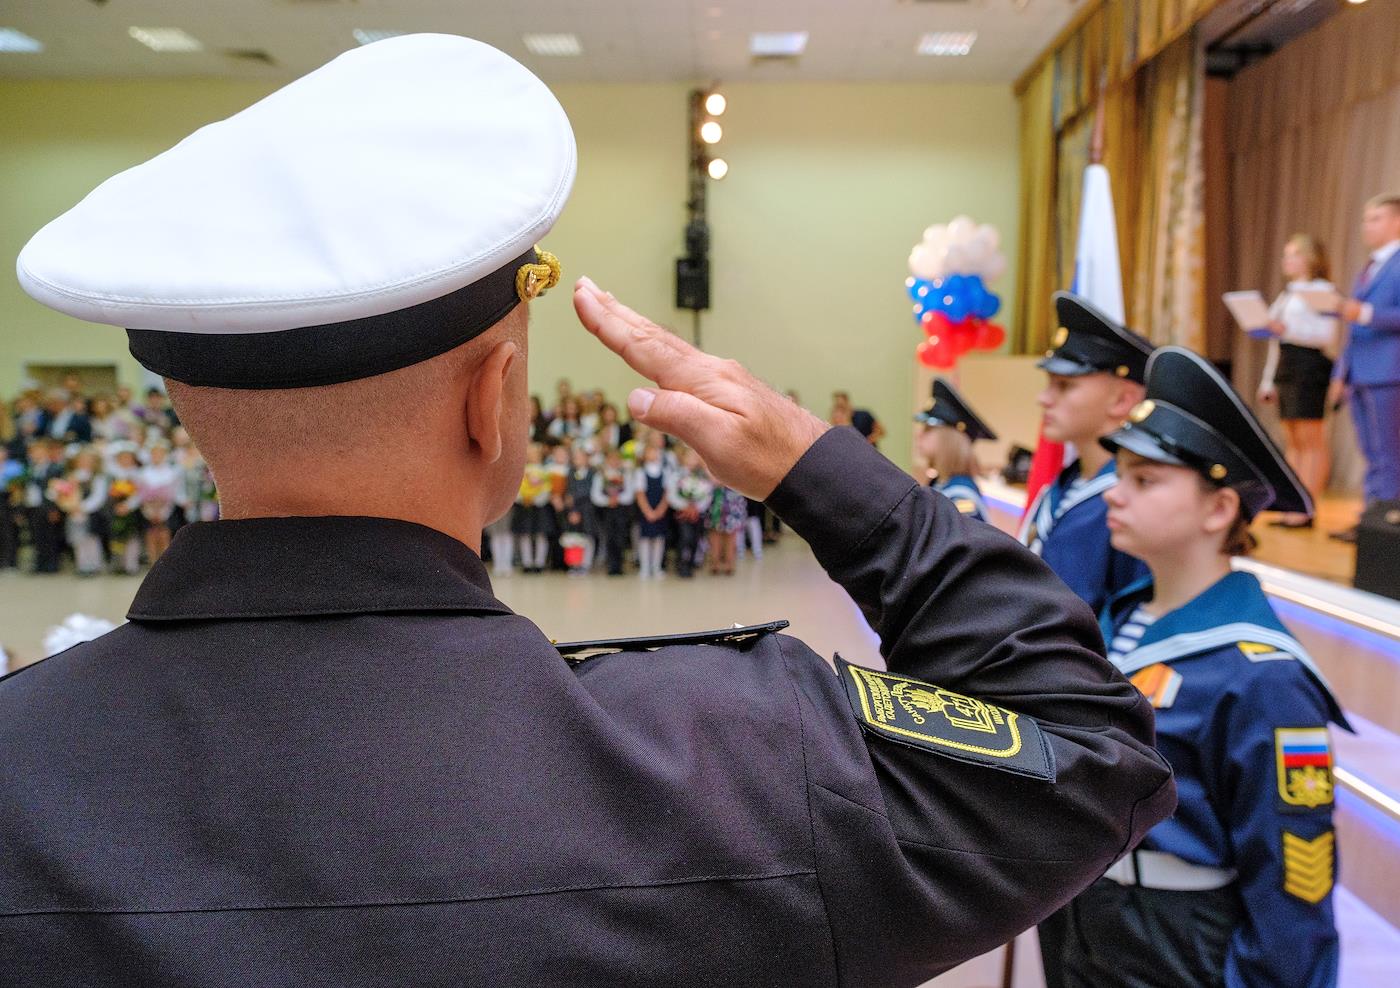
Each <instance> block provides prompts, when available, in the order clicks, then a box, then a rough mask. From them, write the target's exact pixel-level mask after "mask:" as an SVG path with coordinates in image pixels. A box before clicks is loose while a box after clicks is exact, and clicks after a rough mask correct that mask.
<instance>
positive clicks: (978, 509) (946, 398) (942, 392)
mask: <svg viewBox="0 0 1400 988" xmlns="http://www.w3.org/2000/svg"><path fill="white" fill-rule="evenodd" d="M914 421H915V422H918V423H920V424H922V425H923V427H924V428H923V431H922V432H921V433H920V434H919V438H918V446H919V454H920V455H921V456H923V457H924V459H925V460H927V461H928V463H929V464H930V466H931V467H932V469H933V471H934V473H935V475H936V476H935V479H934V482H933V483H932V484H930V485H929V486H930V487H932V488H933V490H935V491H937V492H938V493H939V494H942V495H943V496H944V497H946V498H947V499H948V500H950V501H952V502H953V505H954V506H955V507H956V508H957V509H958V510H959V511H961V512H962V513H963V514H965V515H969V516H971V517H973V518H976V519H977V520H978V521H987V504H986V502H985V501H983V500H982V489H981V488H980V487H978V486H977V478H976V477H975V476H974V474H975V473H976V466H977V460H976V457H975V455H974V453H973V451H972V446H973V443H975V442H977V441H978V440H979V439H987V440H990V441H993V442H994V441H996V438H997V435H996V433H995V432H993V431H992V430H991V429H989V428H988V427H987V424H986V423H985V422H983V421H982V420H981V419H980V418H978V417H977V413H976V412H974V411H973V410H972V407H971V406H970V405H968V403H967V402H966V401H965V400H963V396H962V395H960V394H958V391H957V389H956V388H954V387H953V386H952V384H950V383H948V381H946V380H945V379H943V378H941V377H939V378H935V379H934V381H933V394H932V397H931V398H930V399H929V403H928V407H927V408H925V409H924V410H923V411H921V412H919V413H918V414H917V415H915V416H914Z"/></svg>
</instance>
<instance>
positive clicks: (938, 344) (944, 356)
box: [914, 336, 958, 370]
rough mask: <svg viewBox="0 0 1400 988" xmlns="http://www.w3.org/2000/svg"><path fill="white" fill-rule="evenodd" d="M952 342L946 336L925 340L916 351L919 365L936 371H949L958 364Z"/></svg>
mask: <svg viewBox="0 0 1400 988" xmlns="http://www.w3.org/2000/svg"><path fill="white" fill-rule="evenodd" d="M952 342H953V341H952V340H951V339H950V338H948V337H946V336H937V337H932V338H930V339H927V340H924V342H922V343H920V344H919V345H918V346H917V347H916V348H915V350H914V353H915V355H916V356H917V357H918V359H919V363H921V364H923V365H924V366H925V367H931V368H933V369H934V370H949V369H951V368H952V366H953V365H954V364H956V363H957V362H958V357H957V354H956V353H955V352H954V350H953V346H952Z"/></svg>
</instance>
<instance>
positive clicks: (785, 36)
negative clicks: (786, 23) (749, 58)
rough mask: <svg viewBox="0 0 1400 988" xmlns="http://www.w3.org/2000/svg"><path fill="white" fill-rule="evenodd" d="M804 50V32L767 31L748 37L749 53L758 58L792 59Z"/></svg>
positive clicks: (805, 33) (805, 36)
mask: <svg viewBox="0 0 1400 988" xmlns="http://www.w3.org/2000/svg"><path fill="white" fill-rule="evenodd" d="M806 49H807V32H806V31H768V32H761V33H759V34H751V35H749V51H750V52H752V53H753V54H755V55H758V56H760V57H766V58H784V57H787V58H792V57H795V56H797V55H801V54H802V53H803V52H804V51H806Z"/></svg>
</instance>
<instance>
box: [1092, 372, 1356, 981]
mask: <svg viewBox="0 0 1400 988" xmlns="http://www.w3.org/2000/svg"><path fill="white" fill-rule="evenodd" d="M1103 445H1104V447H1105V448H1106V449H1108V450H1111V451H1114V452H1115V453H1116V455H1117V460H1118V476H1119V480H1118V484H1117V485H1116V486H1115V487H1113V489H1112V490H1110V491H1109V492H1108V493H1106V494H1105V495H1104V499H1105V501H1107V503H1108V524H1109V527H1110V529H1111V531H1112V532H1113V544H1114V546H1116V547H1117V548H1120V549H1123V550H1125V551H1127V552H1131V553H1133V554H1134V555H1136V556H1139V557H1141V558H1142V559H1144V560H1145V561H1146V562H1147V563H1148V565H1149V566H1150V567H1151V576H1149V577H1148V578H1146V579H1144V580H1142V581H1141V582H1140V583H1138V584H1135V585H1134V586H1132V587H1128V588H1127V589H1125V590H1124V591H1123V592H1122V593H1120V594H1119V595H1117V596H1116V597H1115V598H1114V599H1113V600H1112V601H1111V602H1110V603H1109V606H1108V607H1106V608H1105V610H1104V614H1103V622H1102V623H1103V628H1104V636H1105V638H1106V639H1108V640H1109V658H1110V660H1111V661H1112V662H1113V663H1114V664H1115V665H1116V666H1117V667H1118V668H1119V670H1120V671H1122V672H1123V673H1124V674H1125V675H1127V676H1130V677H1131V678H1132V681H1133V683H1135V684H1136V685H1137V686H1138V688H1139V689H1141V690H1142V691H1143V693H1144V694H1145V695H1146V696H1147V697H1148V699H1149V700H1151V702H1152V705H1153V706H1154V707H1155V708H1156V709H1157V746H1158V750H1160V751H1161V752H1162V754H1163V755H1165V756H1166V758H1167V760H1168V761H1169V762H1171V764H1172V767H1173V769H1175V772H1176V780H1177V787H1178V792H1179V793H1180V805H1179V806H1178V807H1177V811H1176V813H1175V814H1174V815H1173V816H1172V818H1171V819H1169V820H1164V821H1163V822H1162V823H1159V824H1158V825H1157V826H1156V827H1154V828H1153V829H1152V830H1151V832H1150V833H1148V835H1147V839H1146V840H1145V841H1143V843H1142V846H1141V848H1139V849H1138V850H1136V851H1134V852H1132V853H1130V854H1128V855H1127V856H1126V857H1124V858H1123V859H1122V860H1121V861H1119V862H1117V863H1116V864H1115V865H1114V866H1113V868H1112V869H1111V870H1110V871H1109V872H1108V874H1107V876H1106V877H1105V878H1104V879H1103V880H1102V881H1100V882H1097V883H1095V885H1094V886H1093V887H1092V888H1091V889H1090V890H1089V891H1087V892H1085V893H1084V895H1082V896H1080V897H1079V898H1078V899H1076V900H1075V901H1074V902H1073V903H1072V904H1071V905H1070V907H1069V909H1068V910H1067V912H1068V913H1069V916H1070V926H1071V934H1070V936H1069V937H1068V938H1067V941H1066V953H1065V966H1066V971H1067V974H1068V982H1069V983H1070V984H1072V985H1075V986H1081V988H1091V986H1094V988H1097V986H1099V985H1106V984H1113V985H1122V986H1127V988H1147V986H1176V985H1222V986H1226V988H1328V986H1332V985H1335V984H1336V983H1337V959H1338V943H1337V929H1336V924H1335V922H1334V920H1333V912H1332V886H1333V881H1334V878H1335V875H1336V837H1335V834H1334V831H1333V829H1332V806H1333V779H1332V756H1331V742H1330V738H1329V736H1328V727H1327V725H1328V724H1329V723H1332V724H1336V725H1337V726H1339V727H1341V728H1344V729H1348V730H1349V729H1350V728H1349V727H1348V726H1347V721H1346V717H1345V716H1344V715H1343V713H1342V711H1341V708H1340V707H1339V706H1338V704H1337V701H1336V699H1335V698H1334V697H1333V695H1332V692H1331V690H1330V689H1329V688H1328V686H1327V683H1326V682H1325V681H1324V680H1323V677H1322V675H1321V674H1320V673H1319V672H1318V670H1317V668H1316V667H1315V666H1314V665H1313V662H1312V660H1311V659H1310V658H1309V657H1308V653H1307V652H1306V651H1305V650H1304V649H1303V646H1302V645H1300V644H1299V643H1298V640H1297V639H1296V638H1294V637H1293V635H1292V634H1291V633H1290V632H1289V631H1288V629H1287V628H1285V627H1284V626H1283V624H1282V623H1281V622H1280V621H1279V619H1278V617H1277V616H1276V615H1275V614H1274V611H1273V608H1272V607H1270V605H1269V601H1268V598H1266V597H1265V596H1264V591H1263V590H1262V589H1261V588H1260V586H1259V581H1258V580H1257V579H1256V578H1255V577H1254V576H1253V575H1252V574H1250V573H1243V572H1235V571H1232V569H1231V565H1230V563H1231V558H1232V557H1233V556H1236V555H1240V554H1243V553H1245V552H1247V551H1248V549H1249V546H1250V543H1251V537H1250V534H1249V524H1250V522H1251V521H1252V520H1253V519H1254V518H1255V517H1256V516H1257V515H1258V514H1259V512H1261V511H1285V512H1296V513H1298V514H1304V515H1310V514H1312V502H1311V500H1310V498H1309V497H1308V492H1307V489H1306V488H1305V487H1304V486H1303V485H1302V483H1301V482H1300V481H1299V480H1298V478H1297V476H1296V475H1295V474H1294V473H1293V470H1292V469H1291V468H1290V467H1289V466H1288V463H1287V461H1286V460H1285V459H1284V457H1283V455H1282V453H1280V451H1279V449H1278V447H1277V446H1275V445H1274V443H1273V440H1271V439H1270V438H1269V436H1268V434H1267V433H1266V432H1265V431H1264V429H1263V427H1262V426H1260V424H1259V422H1258V421H1257V420H1256V419H1255V418H1254V416H1253V414H1252V413H1251V412H1250V411H1249V410H1248V408H1246V406H1245V404H1244V402H1243V401H1241V400H1240V398H1239V396H1238V395H1237V394H1236V393H1235V391H1234V389H1232V388H1231V387H1230V385H1229V384H1228V383H1226V381H1225V380H1224V379H1223V378H1222V377H1221V376H1220V375H1219V374H1218V373H1217V372H1216V371H1215V369H1214V368H1213V367H1212V366H1211V365H1210V364H1209V362H1207V361H1206V360H1205V359H1203V358H1202V357H1200V356H1198V355H1197V354H1195V353H1192V352H1191V351H1189V350H1186V349H1183V348H1181V347H1175V346H1171V347H1163V348H1162V349H1161V350H1158V351H1157V353H1156V354H1154V355H1153V357H1152V360H1151V363H1150V364H1149V365H1148V372H1147V399H1146V400H1145V401H1144V402H1143V403H1142V404H1141V405H1139V406H1138V407H1137V408H1136V409H1135V410H1134V411H1133V413H1132V416H1131V418H1130V420H1129V421H1128V422H1126V423H1125V424H1124V425H1123V427H1122V428H1121V429H1120V430H1119V431H1117V432H1115V433H1113V434H1112V435H1110V436H1108V437H1107V438H1105V439H1104V440H1103Z"/></svg>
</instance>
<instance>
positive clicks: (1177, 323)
mask: <svg viewBox="0 0 1400 988" xmlns="http://www.w3.org/2000/svg"><path fill="white" fill-rule="evenodd" d="M1221 2H1222V0H1100V2H1098V3H1096V4H1092V5H1090V6H1088V7H1086V9H1085V10H1084V12H1083V13H1082V14H1081V15H1080V16H1079V18H1078V19H1077V20H1076V21H1075V22H1074V23H1073V24H1072V25H1071V26H1070V28H1068V29H1067V30H1066V32H1065V33H1064V34H1063V35H1062V36H1061V37H1060V38H1059V39H1058V40H1057V41H1056V43H1055V44H1053V45H1052V46H1051V48H1050V50H1049V51H1048V52H1047V53H1046V54H1045V56H1044V57H1043V58H1042V59H1041V60H1040V62H1038V63H1037V64H1036V65H1035V66H1033V67H1032V69H1031V70H1030V71H1028V72H1027V73H1026V74H1025V75H1024V76H1022V78H1021V79H1020V80H1019V81H1018V83H1017V87H1016V88H1017V93H1018V95H1019V96H1020V98H1021V101H1022V102H1021V155H1022V179H1023V181H1022V237H1023V238H1025V239H1026V240H1030V239H1031V238H1032V237H1034V236H1036V235H1037V234H1038V232H1039V230H1040V226H1038V225H1037V224H1038V223H1042V222H1044V217H1045V215H1046V212H1047V210H1048V215H1049V217H1050V223H1051V224H1052V226H1051V229H1050V230H1049V231H1047V232H1048V237H1047V238H1046V240H1045V242H1031V243H1025V244H1023V245H1022V250H1021V262H1022V263H1021V266H1020V280H1019V283H1018V286H1017V299H1016V311H1017V313H1018V332H1017V335H1016V337H1015V339H1014V340H1013V345H1014V347H1015V349H1016V351H1017V352H1021V353H1035V352H1037V351H1039V350H1043V349H1044V348H1045V346H1046V344H1047V342H1048V339H1049V336H1050V334H1051V332H1052V331H1053V328H1054V327H1053V326H1052V325H1051V318H1050V313H1049V296H1050V293H1051V292H1053V291H1054V290H1055V289H1057V288H1066V287H1068V286H1069V284H1070V281H1071V279H1072V277H1073V271H1074V246H1075V241H1076V238H1077V237H1078V223H1079V198H1080V187H1081V184H1082V182H1083V174H1084V168H1085V166H1086V165H1087V164H1088V163H1089V151H1090V142H1091V140H1092V135H1093V129H1094V117H1095V112H1096V111H1097V110H1099V109H1100V107H1101V108H1102V112H1103V114H1104V117H1105V138H1106V140H1105V147H1104V160H1103V164H1104V165H1105V166H1106V167H1107V168H1108V171H1109V175H1110V178H1111V181H1112V186H1113V199H1114V210H1115V213H1116V218H1117V221H1118V249H1119V254H1120V259H1121V262H1122V270H1123V290H1124V294H1125V296H1126V297H1125V299H1124V301H1125V303H1126V306H1127V312H1128V318H1129V322H1130V323H1132V324H1133V325H1134V328H1136V329H1139V330H1141V331H1142V332H1144V333H1146V334H1148V335H1150V336H1151V337H1152V338H1153V339H1154V340H1155V341H1156V342H1159V343H1165V342H1181V343H1185V344H1187V345H1192V346H1197V347H1203V346H1204V345H1205V343H1206V337H1205V331H1204V324H1203V315H1204V268H1205V264H1204V219H1203V216H1202V213H1203V210H1204V192H1203V180H1204V179H1203V176H1204V164H1203V143H1202V141H1203V137H1202V134H1203V119H1204V98H1203V93H1204V65H1203V56H1202V55H1201V53H1200V52H1198V51H1197V46H1196V42H1195V37H1194V32H1193V31H1192V28H1193V26H1194V25H1195V24H1196V23H1197V22H1198V21H1199V20H1200V19H1201V18H1202V17H1204V16H1205V15H1206V14H1207V13H1209V12H1210V11H1211V10H1212V9H1214V8H1215V7H1217V6H1219V4H1220V3H1221ZM1047 73H1049V75H1050V78H1049V81H1048V82H1047ZM1047 85H1049V87H1050V89H1051V94H1050V96H1049V114H1050V123H1049V128H1050V131H1051V137H1050V140H1049V144H1048V146H1047V141H1046V133H1045V131H1046V123H1045V120H1044V117H1043V114H1045V112H1046V95H1045V88H1046V86H1047ZM1046 176H1049V177H1050V179H1049V180H1050V187H1049V188H1048V189H1047V188H1046V185H1045V181H1046ZM1042 196H1047V197H1048V200H1049V202H1048V204H1047V203H1046V202H1043V201H1041V197H1042Z"/></svg>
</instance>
